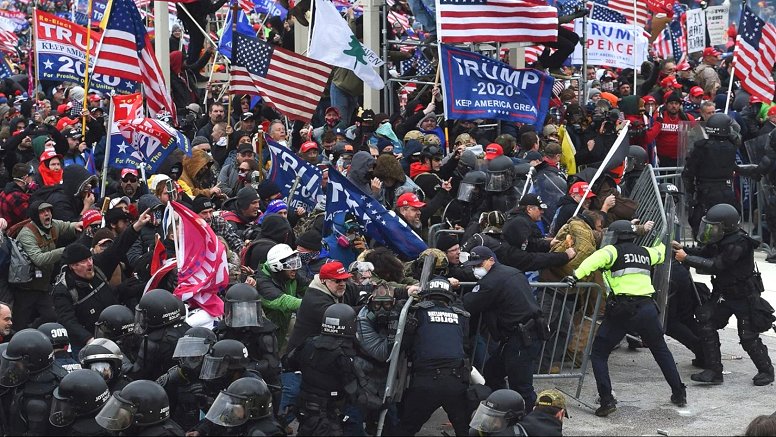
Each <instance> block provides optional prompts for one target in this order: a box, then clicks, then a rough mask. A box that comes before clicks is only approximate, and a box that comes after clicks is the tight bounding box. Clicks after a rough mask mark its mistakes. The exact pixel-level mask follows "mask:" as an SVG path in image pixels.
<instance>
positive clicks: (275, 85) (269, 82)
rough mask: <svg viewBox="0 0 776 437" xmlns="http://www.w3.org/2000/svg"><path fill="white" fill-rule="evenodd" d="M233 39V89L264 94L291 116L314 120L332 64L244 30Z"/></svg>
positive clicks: (234, 91)
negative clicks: (255, 36)
mask: <svg viewBox="0 0 776 437" xmlns="http://www.w3.org/2000/svg"><path fill="white" fill-rule="evenodd" d="M233 38H234V42H233V45H234V47H233V49H234V53H235V55H234V61H233V63H232V67H231V68H232V71H231V75H232V76H231V80H230V87H231V90H232V92H233V93H243V94H252V95H260V96H261V97H262V98H263V99H264V101H266V102H267V103H269V104H271V105H272V106H274V107H275V109H277V110H278V111H280V112H281V113H283V114H285V115H286V116H287V117H288V118H290V119H292V120H300V121H305V122H307V121H310V119H311V118H312V116H313V114H314V113H315V108H316V106H317V105H318V101H320V99H321V96H322V95H323V90H324V88H326V82H327V81H328V80H329V75H330V74H331V70H332V67H330V66H329V65H326V64H324V63H322V62H318V61H316V60H314V59H311V58H308V57H306V56H302V55H299V54H296V53H294V52H291V51H288V50H285V49H282V48H279V47H273V46H272V45H271V44H268V43H266V42H263V41H259V40H258V39H256V38H251V37H247V36H244V35H241V34H240V33H235V34H234V35H233ZM238 47H239V49H238Z"/></svg>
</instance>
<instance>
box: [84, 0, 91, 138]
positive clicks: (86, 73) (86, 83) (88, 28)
mask: <svg viewBox="0 0 776 437" xmlns="http://www.w3.org/2000/svg"><path fill="white" fill-rule="evenodd" d="M88 1H89V3H88V6H87V8H86V57H85V63H84V102H83V109H82V110H81V111H83V110H88V109H89V56H90V55H91V49H90V45H91V42H92V7H93V2H92V0H88ZM81 136H86V115H85V114H82V115H81Z"/></svg>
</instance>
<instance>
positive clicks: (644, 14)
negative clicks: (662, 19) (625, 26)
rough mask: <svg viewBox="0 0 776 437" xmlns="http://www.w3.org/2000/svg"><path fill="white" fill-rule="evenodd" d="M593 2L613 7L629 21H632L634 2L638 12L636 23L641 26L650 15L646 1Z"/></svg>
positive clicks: (612, 0)
mask: <svg viewBox="0 0 776 437" xmlns="http://www.w3.org/2000/svg"><path fill="white" fill-rule="evenodd" d="M593 3H597V4H599V5H601V6H606V7H607V8H609V9H614V10H615V11H617V12H619V13H621V14H622V15H624V16H625V18H626V19H627V20H628V22H629V23H632V22H633V6H634V4H635V5H636V11H637V13H638V18H637V20H636V24H638V25H639V26H641V27H646V25H647V20H649V17H650V15H651V14H650V12H649V9H647V3H646V2H645V1H643V0H594V1H593Z"/></svg>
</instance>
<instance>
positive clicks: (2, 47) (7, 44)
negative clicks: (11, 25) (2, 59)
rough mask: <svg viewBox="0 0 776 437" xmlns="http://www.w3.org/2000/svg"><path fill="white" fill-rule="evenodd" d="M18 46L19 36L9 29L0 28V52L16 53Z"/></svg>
mask: <svg viewBox="0 0 776 437" xmlns="http://www.w3.org/2000/svg"><path fill="white" fill-rule="evenodd" d="M18 46H19V37H18V36H16V34H15V33H14V32H12V31H10V30H0V52H4V53H8V54H13V55H15V54H16V48H17V47H18Z"/></svg>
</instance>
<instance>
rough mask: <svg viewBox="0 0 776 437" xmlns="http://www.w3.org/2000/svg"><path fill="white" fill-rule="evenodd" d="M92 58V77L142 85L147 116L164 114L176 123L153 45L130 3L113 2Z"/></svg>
mask: <svg viewBox="0 0 776 437" xmlns="http://www.w3.org/2000/svg"><path fill="white" fill-rule="evenodd" d="M96 58H97V61H96V62H95V64H94V71H93V73H98V74H104V75H108V76H114V77H120V78H122V79H126V80H129V81H134V82H140V83H142V84H143V95H144V97H145V99H146V103H147V105H148V112H149V113H150V114H151V116H152V117H154V116H156V114H158V113H160V112H167V113H169V114H170V115H171V116H172V119H173V120H175V119H176V115H175V105H174V104H173V101H172V97H171V96H170V92H169V91H168V90H167V86H166V85H165V83H164V75H163V74H162V71H161V69H160V68H159V63H158V62H157V61H156V55H154V47H153V44H151V39H150V38H149V37H148V32H146V28H145V25H144V24H143V20H142V19H141V18H140V12H138V10H137V6H135V4H134V3H133V2H132V0H113V6H112V7H111V10H110V16H109V17H108V24H107V26H106V27H105V33H104V34H103V37H102V44H101V48H100V52H99V53H98V54H97V55H96Z"/></svg>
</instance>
